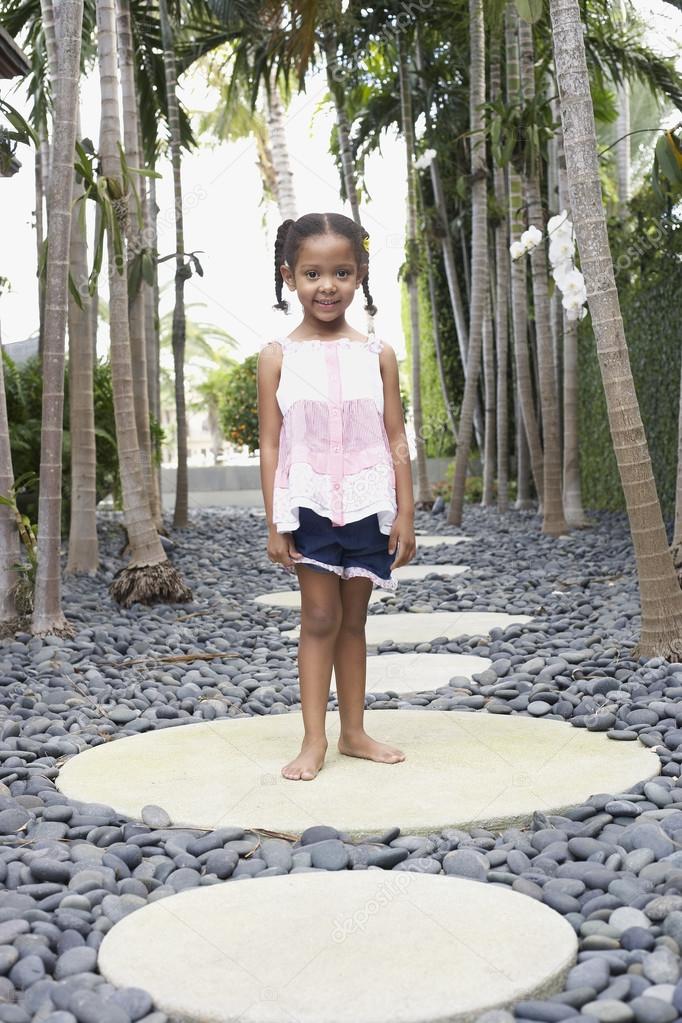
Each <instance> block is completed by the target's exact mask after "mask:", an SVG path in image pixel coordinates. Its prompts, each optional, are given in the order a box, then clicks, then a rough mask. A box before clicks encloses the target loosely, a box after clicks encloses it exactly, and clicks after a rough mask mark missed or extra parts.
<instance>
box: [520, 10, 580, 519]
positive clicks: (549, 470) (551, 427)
mask: <svg viewBox="0 0 682 1023" xmlns="http://www.w3.org/2000/svg"><path fill="white" fill-rule="evenodd" d="M518 27H519V55H520V69H521V92H522V95H523V98H524V100H525V102H526V104H531V103H533V102H534V100H535V50H534V46H533V30H532V28H531V26H530V25H529V24H528V22H527V21H524V20H523V19H522V18H519V25H518ZM527 151H528V156H527V158H526V168H525V172H524V175H523V184H524V196H525V200H526V208H527V213H528V226H529V227H536V228H537V229H538V230H539V231H540V233H541V234H542V233H543V232H544V226H545V221H544V215H543V213H544V211H543V204H542V197H541V194H540V181H539V172H538V163H539V161H540V159H541V157H540V153H539V152H537V151H536V150H535V148H534V147H533V145H532V143H530V142H529V144H528V146H527ZM530 265H531V278H532V284H533V305H534V309H535V340H536V345H537V360H538V375H539V390H540V407H541V409H542V439H543V455H544V458H543V483H544V489H543V492H542V511H543V517H542V531H543V533H549V534H550V536H560V535H561V534H562V533H565V532H566V530H567V529H568V526H567V525H566V519H565V518H564V505H563V498H562V494H561V447H560V438H559V394H558V389H557V378H556V374H555V368H554V354H553V349H552V333H551V328H550V319H549V276H548V270H547V253H546V251H545V247H544V245H536V246H535V248H534V249H533V250H532V251H531V254H530Z"/></svg>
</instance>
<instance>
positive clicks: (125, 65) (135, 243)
mask: <svg viewBox="0 0 682 1023" xmlns="http://www.w3.org/2000/svg"><path fill="white" fill-rule="evenodd" d="M116 27H117V32H118V40H117V42H118V63H119V69H120V74H121V107H122V113H123V143H124V149H125V154H126V161H127V162H128V165H129V166H132V167H141V166H142V162H143V160H142V154H141V150H140V146H139V121H140V117H139V110H138V99H137V89H136V87H135V61H134V56H133V33H132V25H131V20H130V0H117V2H116ZM133 186H134V188H135V189H136V191H137V192H138V194H140V195H143V194H144V178H143V177H134V178H133ZM142 204H143V199H141V200H140V207H142ZM142 226H143V224H141V223H140V220H138V216H137V211H136V210H133V209H130V208H129V210H128V235H127V241H128V268H129V269H130V266H131V264H132V263H133V262H134V260H135V258H136V257H137V258H140V257H141V255H142V250H143V247H144V239H143V235H142V230H141V229H142ZM146 287H147V285H146V284H145V282H144V279H143V278H142V277H141V276H140V281H139V287H138V289H137V291H136V292H135V294H134V295H129V296H128V303H129V312H128V320H129V323H130V349H131V354H132V360H133V389H134V395H135V420H136V422H137V432H138V436H139V440H140V454H141V456H142V469H143V472H144V479H145V487H146V489H147V494H148V495H149V506H150V510H151V514H152V519H153V520H154V524H155V525H156V527H157V529H160V528H161V527H162V526H163V519H162V515H161V502H160V497H159V493H158V490H157V486H156V480H155V476H154V473H153V472H152V441H151V433H150V428H149V395H148V393H147V352H146V345H145V312H144V302H145V289H146Z"/></svg>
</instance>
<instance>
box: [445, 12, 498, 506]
mask: <svg viewBox="0 0 682 1023" xmlns="http://www.w3.org/2000/svg"><path fill="white" fill-rule="evenodd" d="M469 46H470V50H469V59H470V84H469V121H470V124H471V138H470V149H471V303H470V306H469V354H468V358H467V368H466V377H465V383H464V397H463V398H462V411H461V414H460V418H459V442H458V444H457V455H456V458H455V472H454V478H453V482H452V494H451V497H450V509H449V511H448V523H449V524H450V525H453V526H459V525H461V523H462V511H463V505H464V486H465V483H466V476H467V467H468V462H469V450H470V447H471V435H472V423H473V413H474V405H475V403H476V390H477V388H478V376H479V372H480V368H481V346H482V340H483V337H482V335H483V318H484V315H485V313H486V298H487V295H488V223H487V222H488V194H487V180H486V179H487V165H486V148H485V113H484V110H483V104H484V103H485V26H484V21H483V3H482V0H469Z"/></svg>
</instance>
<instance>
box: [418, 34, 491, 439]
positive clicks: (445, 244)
mask: <svg viewBox="0 0 682 1023" xmlns="http://www.w3.org/2000/svg"><path fill="white" fill-rule="evenodd" d="M414 52H415V67H416V69H417V74H418V75H420V76H421V71H422V66H423V62H422V55H421V44H420V41H419V31H418V30H417V31H416V32H415V51H414ZM422 85H423V79H422ZM427 116H428V115H427ZM427 123H428V122H427ZM429 172H430V174H431V188H432V189H433V201H434V205H435V208H436V218H437V231H438V237H439V239H440V245H441V254H442V257H443V266H444V267H445V278H446V280H447V283H448V295H449V296H450V306H451V309H452V318H453V320H454V324H455V333H456V335H457V344H458V347H459V357H460V360H461V363H462V369H463V371H465V370H466V364H467V353H468V351H469V329H468V326H467V311H466V308H465V306H464V301H463V298H462V289H461V288H460V284H459V275H458V273H457V265H456V263H455V253H454V250H453V247H452V233H451V231H450V221H449V218H448V210H447V204H446V202H445V192H444V190H443V182H442V179H441V175H440V167H439V164H438V157H437V156H434V157H433V159H432V160H431V163H430V164H429ZM430 267H431V262H430V259H429V269H430ZM429 287H430V285H429ZM439 372H440V375H441V378H442V380H441V384H442V386H443V387H444V379H445V374H444V368H443V366H442V365H439ZM444 393H445V392H444ZM449 416H450V419H451V428H452V433H453V436H454V437H455V440H456V439H457V427H456V423H455V417H454V412H453V411H452V410H451V411H450V412H449ZM474 433H475V436H476V443H477V444H478V447H479V450H481V449H482V447H483V414H482V412H481V403H480V401H479V399H478V391H477V392H476V407H475V409H474Z"/></svg>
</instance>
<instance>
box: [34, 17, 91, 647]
mask: <svg viewBox="0 0 682 1023" xmlns="http://www.w3.org/2000/svg"><path fill="white" fill-rule="evenodd" d="M43 2H44V4H45V18H46V19H49V18H50V17H51V14H50V12H49V11H48V10H47V8H48V7H49V3H48V0H43ZM82 24H83V0H63V3H62V5H61V7H60V18H59V37H58V38H57V39H56V51H57V52H56V54H53V56H52V58H51V59H50V68H51V71H52V72H55V71H56V73H55V74H54V76H52V75H51V78H52V95H53V97H54V130H53V141H52V160H51V163H52V167H51V170H50V181H49V192H48V206H47V208H48V251H47V279H46V288H45V340H44V348H43V362H42V365H43V397H42V426H41V434H40V496H39V501H38V565H37V571H36V582H35V591H34V604H33V617H32V622H31V628H32V631H33V633H34V634H36V635H43V634H46V633H58V634H61V635H72V634H73V628H72V626H70V625H69V623H68V622H67V620H66V618H65V617H64V613H63V611H62V605H61V566H60V548H61V504H62V494H61V486H62V480H61V477H62V419H63V415H64V341H65V337H66V310H67V297H68V289H69V278H68V275H69V237H70V234H71V199H72V194H73V180H74V173H73V163H74V152H75V145H76V110H77V107H78V77H79V73H80V46H81V28H82Z"/></svg>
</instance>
